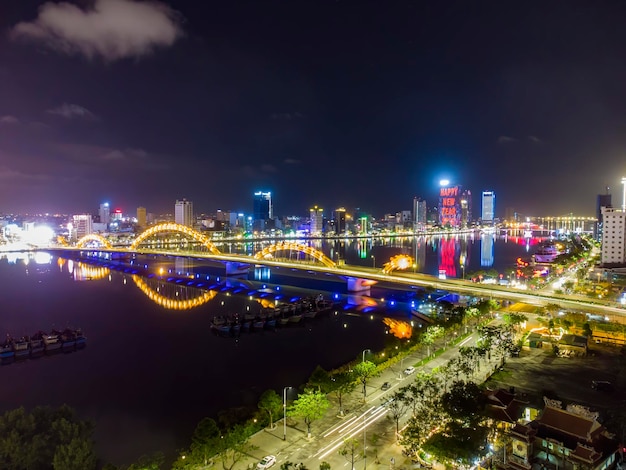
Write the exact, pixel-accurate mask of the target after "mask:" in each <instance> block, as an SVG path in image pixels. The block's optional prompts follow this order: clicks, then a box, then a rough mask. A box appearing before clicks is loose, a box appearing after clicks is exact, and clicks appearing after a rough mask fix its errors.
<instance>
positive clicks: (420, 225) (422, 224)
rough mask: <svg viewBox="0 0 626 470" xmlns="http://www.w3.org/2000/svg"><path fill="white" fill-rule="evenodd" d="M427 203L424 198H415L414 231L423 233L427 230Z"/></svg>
mask: <svg viewBox="0 0 626 470" xmlns="http://www.w3.org/2000/svg"><path fill="white" fill-rule="evenodd" d="M426 211H427V207H426V201H424V200H423V199H422V198H418V197H414V198H413V230H414V231H416V232H422V231H424V229H425V228H426V220H427V217H426V215H427V214H426Z"/></svg>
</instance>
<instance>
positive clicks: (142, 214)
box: [137, 207, 147, 229]
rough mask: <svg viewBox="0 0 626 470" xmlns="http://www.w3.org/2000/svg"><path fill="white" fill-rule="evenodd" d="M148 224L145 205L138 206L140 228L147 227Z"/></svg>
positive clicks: (138, 224)
mask: <svg viewBox="0 0 626 470" xmlns="http://www.w3.org/2000/svg"><path fill="white" fill-rule="evenodd" d="M146 225H147V212H146V208H145V207H138V208H137V226H138V227H139V228H142V229H143V228H146Z"/></svg>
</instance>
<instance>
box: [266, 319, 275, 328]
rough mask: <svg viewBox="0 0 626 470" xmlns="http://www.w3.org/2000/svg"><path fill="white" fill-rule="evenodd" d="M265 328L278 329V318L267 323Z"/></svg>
mask: <svg viewBox="0 0 626 470" xmlns="http://www.w3.org/2000/svg"><path fill="white" fill-rule="evenodd" d="M265 328H276V318H270V319H268V320H267V321H266V322H265Z"/></svg>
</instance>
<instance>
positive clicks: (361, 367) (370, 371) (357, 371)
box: [352, 361, 377, 401]
mask: <svg viewBox="0 0 626 470" xmlns="http://www.w3.org/2000/svg"><path fill="white" fill-rule="evenodd" d="M352 371H353V373H354V376H355V377H356V378H357V379H358V380H359V381H360V382H361V384H362V385H363V401H365V397H366V396H367V382H368V380H369V379H371V378H372V377H375V376H376V375H377V372H376V364H374V363H373V362H371V361H362V362H359V363H358V364H357V365H355V366H354V368H353V369H352Z"/></svg>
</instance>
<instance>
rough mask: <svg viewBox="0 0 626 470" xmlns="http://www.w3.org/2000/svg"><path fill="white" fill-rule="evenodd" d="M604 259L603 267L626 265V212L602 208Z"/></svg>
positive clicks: (602, 258) (602, 259) (602, 260)
mask: <svg viewBox="0 0 626 470" xmlns="http://www.w3.org/2000/svg"><path fill="white" fill-rule="evenodd" d="M601 213H602V220H603V222H602V225H603V228H602V257H601V262H602V264H603V265H605V266H606V265H623V264H626V251H625V246H624V245H625V243H626V212H624V211H622V210H618V209H614V208H612V207H602V209H601Z"/></svg>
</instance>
